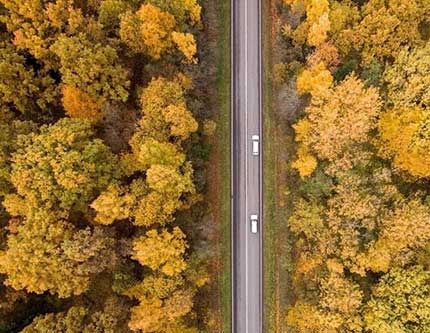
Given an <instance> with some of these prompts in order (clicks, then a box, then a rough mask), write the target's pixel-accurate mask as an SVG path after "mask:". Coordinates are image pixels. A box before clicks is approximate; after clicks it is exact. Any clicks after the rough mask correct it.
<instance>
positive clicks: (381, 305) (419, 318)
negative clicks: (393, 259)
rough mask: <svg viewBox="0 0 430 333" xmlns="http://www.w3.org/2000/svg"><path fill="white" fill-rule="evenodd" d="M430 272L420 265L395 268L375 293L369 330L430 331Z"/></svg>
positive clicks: (367, 319) (382, 332)
mask: <svg viewBox="0 0 430 333" xmlns="http://www.w3.org/2000/svg"><path fill="white" fill-rule="evenodd" d="M429 282H430V272H428V271H426V270H424V269H423V268H422V267H420V266H414V267H410V268H408V269H403V268H394V269H392V270H391V271H390V272H388V273H387V274H386V275H384V276H383V277H382V278H381V280H380V281H379V283H378V284H377V285H376V287H375V288H374V289H373V290H372V298H371V300H370V301H369V303H368V304H367V306H366V308H365V310H364V319H365V323H366V329H367V330H369V331H371V332H375V333H385V332H408V333H418V332H420V333H426V332H430V298H429V293H430V288H429V286H430V284H429Z"/></svg>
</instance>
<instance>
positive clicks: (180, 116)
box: [139, 78, 198, 142]
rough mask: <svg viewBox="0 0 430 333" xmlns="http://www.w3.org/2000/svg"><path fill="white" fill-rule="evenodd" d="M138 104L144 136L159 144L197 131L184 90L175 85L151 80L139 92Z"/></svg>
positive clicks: (166, 81) (183, 137)
mask: <svg viewBox="0 0 430 333" xmlns="http://www.w3.org/2000/svg"><path fill="white" fill-rule="evenodd" d="M141 103H142V114H143V117H142V119H141V120H140V122H139V126H140V128H141V130H142V132H143V133H144V135H146V136H149V137H152V138H154V139H156V140H158V141H160V142H163V141H171V140H174V141H176V140H185V139H187V138H188V137H189V136H190V134H191V133H193V132H195V131H196V130H197V127H198V124H197V122H196V120H195V119H194V117H193V115H192V113H191V112H190V111H189V110H188V108H187V104H186V101H185V91H184V88H183V87H182V86H181V85H180V84H179V83H178V82H175V81H169V80H167V79H165V78H153V79H152V81H151V82H150V84H149V85H148V87H147V88H145V90H144V91H143V93H142V96H141Z"/></svg>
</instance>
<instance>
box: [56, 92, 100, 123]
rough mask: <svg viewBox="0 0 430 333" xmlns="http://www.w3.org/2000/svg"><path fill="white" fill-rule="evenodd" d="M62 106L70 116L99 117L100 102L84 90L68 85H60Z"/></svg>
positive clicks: (81, 117)
mask: <svg viewBox="0 0 430 333" xmlns="http://www.w3.org/2000/svg"><path fill="white" fill-rule="evenodd" d="M62 92H63V106H64V109H65V110H66V114H67V115H68V116H69V117H71V118H79V119H88V120H91V121H98V120H100V119H101V117H102V114H101V113H100V106H101V105H100V102H98V101H96V100H95V99H94V98H93V97H91V96H90V95H88V94H87V93H86V92H84V91H82V90H80V89H79V88H76V87H74V86H70V85H64V86H63V87H62Z"/></svg>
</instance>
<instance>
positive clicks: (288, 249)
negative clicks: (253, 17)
mask: <svg viewBox="0 0 430 333" xmlns="http://www.w3.org/2000/svg"><path fill="white" fill-rule="evenodd" d="M267 2H268V3H269V2H270V6H272V5H273V4H274V5H273V6H272V7H273V8H274V9H272V7H270V9H271V11H269V10H267V8H266V9H265V8H264V6H263V10H264V14H263V15H269V13H270V15H272V16H273V17H270V19H271V20H272V23H271V27H272V30H271V31H269V35H270V37H269V39H270V38H273V40H274V42H273V45H269V48H272V49H271V50H270V52H272V53H270V52H263V54H265V55H267V54H273V55H274V56H273V59H269V60H267V62H265V64H271V65H272V61H273V66H271V68H270V73H271V74H273V75H272V76H271V77H270V81H271V82H270V84H268V83H267V82H265V83H264V84H265V89H266V88H268V87H270V89H271V91H270V92H269V95H270V94H272V95H271V96H272V97H273V96H275V97H276V98H273V99H274V100H275V103H276V108H277V109H278V110H277V112H278V114H279V115H278V116H277V117H278V118H277V119H276V122H277V124H276V131H274V132H273V133H270V134H269V135H270V136H272V135H273V136H276V135H278V134H277V133H278V132H279V131H281V130H279V128H281V129H282V130H283V131H284V132H283V133H282V135H284V138H283V139H284V141H282V142H283V144H282V145H279V146H281V148H280V149H283V151H284V152H285V153H284V154H279V156H277V161H278V162H279V165H271V164H267V165H265V172H266V175H267V172H269V173H281V174H282V179H285V184H284V183H283V184H282V195H272V194H273V193H267V192H266V193H264V195H265V200H269V199H268V198H270V200H273V201H275V200H278V199H279V202H276V203H273V204H274V205H275V206H276V209H277V210H281V215H282V217H283V218H285V219H284V222H285V223H284V222H282V223H284V224H285V226H284V227H285V229H287V230H288V232H287V236H285V238H284V239H282V244H281V246H279V249H280V250H279V251H280V253H279V254H277V256H281V252H282V256H283V258H282V259H283V260H285V262H287V263H288V264H285V265H281V268H280V269H282V270H284V271H285V274H283V275H279V276H283V277H285V279H284V280H283V281H281V283H282V284H283V285H284V286H286V287H285V293H284V295H282V300H281V301H280V304H281V305H280V308H281V310H280V315H279V316H278V317H279V318H277V320H278V321H279V322H280V323H281V326H282V328H281V330H278V331H276V333H278V332H279V333H281V332H288V333H430V1H429V0H268V1H267ZM222 3H223V2H222V1H221V0H220V1H212V0H209V1H206V0H201V1H198V0H0V332H24V333H33V332H40V333H49V332H73V333H75V332H76V333H81V332H83V333H94V332H108V333H109V332H110V333H117V332H118V333H120V332H148V333H200V332H202V333H203V332H221V330H220V328H219V327H220V326H219V321H222V320H224V321H227V320H229V319H228V318H222V315H220V313H222V311H221V310H220V309H216V307H217V306H218V307H221V306H223V305H220V304H219V303H217V302H219V299H221V296H220V295H219V294H220V293H222V292H223V290H222V289H216V288H218V287H219V286H218V284H219V285H222V283H224V287H225V288H226V290H229V291H230V287H231V286H230V284H229V281H227V280H228V279H224V278H220V276H222V274H223V273H222V270H223V267H222V263H223V260H225V262H228V260H227V257H229V255H228V254H229V251H230V247H229V244H228V242H226V243H225V244H224V243H223V242H222V237H220V235H219V233H220V231H219V230H218V229H217V228H221V227H220V226H218V225H217V224H216V221H215V220H216V219H211V218H212V215H219V216H221V215H222V212H217V211H216V209H218V208H219V207H221V205H220V203H218V202H214V201H217V200H221V199H219V198H218V197H217V194H213V193H210V191H209V188H210V186H212V188H219V187H222V186H223V185H222V184H221V183H222V181H224V182H225V181H226V180H220V179H219V178H220V176H219V175H220V174H223V173H222V172H219V170H218V173H219V174H218V176H217V177H218V178H216V175H215V172H214V173H213V174H212V173H210V172H209V171H208V170H212V171H213V170H214V169H210V165H211V164H213V163H212V162H213V161H214V159H213V155H212V154H214V151H215V152H216V153H217V154H218V155H214V156H217V157H218V158H221V157H222V158H223V159H225V160H226V161H227V160H228V158H229V157H230V152H229V151H228V149H229V148H226V147H219V146H216V144H217V143H216V141H217V140H216V139H214V137H213V136H214V135H218V134H217V133H218V132H217V130H218V127H217V126H219V122H218V124H217V123H215V121H214V120H218V119H220V118H218V116H219V115H220V113H221V112H222V110H221V108H218V105H216V103H215V102H214V101H215V100H217V98H221V99H222V98H224V99H225V100H226V102H225V103H226V104H227V105H228V103H229V96H228V93H227V94H226V96H224V95H223V93H222V92H221V91H218V90H221V88H222V87H221V86H224V88H225V87H226V86H227V83H226V82H228V80H230V75H229V73H227V72H228V71H226V72H225V73H224V72H223V69H220V68H217V66H219V63H218V60H219V59H216V58H215V57H217V56H216V54H217V52H218V51H219V50H218V49H219V48H222V45H229V41H227V42H226V41H224V43H222V42H221V39H220V40H218V39H217V38H220V35H218V34H217V29H218V28H219V29H220V30H222V29H227V30H228V29H229V28H230V25H229V23H228V22H220V21H221V20H222V17H223V16H222V15H221V14H220V13H221V12H219V11H217V10H218V9H219V8H221V7H222V5H221V4H222ZM226 3H229V1H227V2H226ZM217 6H218V7H217ZM268 7H269V6H268ZM223 8H224V7H223ZM208 23H209V24H208ZM215 23H217V24H219V25H221V26H222V27H214V26H211V24H215ZM263 23H264V21H263ZM215 25H216V24H215ZM224 25H225V26H224ZM266 28H267V27H266ZM263 30H264V29H263ZM263 32H264V31H263ZM265 42H266V43H267V39H266V40H265ZM266 47H267V46H266ZM221 51H222V52H221ZM221 51H220V54H222V53H223V52H226V54H225V55H224V57H225V58H226V59H229V57H230V54H229V52H230V50H227V49H225V50H221ZM226 61H227V62H228V60H226ZM223 75H224V76H225V78H227V79H226V81H223ZM225 78H224V79H225ZM217 82H218V83H217ZM217 84H218V85H217ZM220 87H221V88H220ZM218 88H219V89H218ZM225 89H226V90H228V87H227V88H225ZM265 96H268V95H265ZM227 108H228V107H227ZM227 108H226V109H227ZM227 113H228V110H227ZM266 116H267V118H270V117H271V115H266V114H265V117H266ZM227 118H228V117H227ZM225 122H226V124H227V128H228V129H230V125H229V124H228V120H225ZM264 138H265V140H266V141H268V140H269V139H270V138H268V134H267V133H266V134H265V136H264ZM224 140H225V141H222V142H224V143H225V142H227V141H228V139H227V138H224ZM218 144H219V143H218ZM263 144H264V142H263ZM227 145H228V142H227ZM213 147H215V149H212V148H213ZM264 147H265V151H267V150H268V149H267V150H266V148H267V147H268V148H271V147H270V146H269V145H267V146H264ZM224 150H225V154H226V156H221V155H222V154H223V151H224ZM211 156H212V157H211ZM209 161H211V163H210V162H209ZM265 161H266V160H265ZM225 165H226V166H228V163H227V164H225ZM268 168H272V169H268ZM226 169H228V167H226ZM267 170H268V171H267ZM265 181H267V179H265ZM216 182H219V184H217V183H216ZM212 183H214V184H212ZM227 192H228V195H227V196H228V198H227V199H226V200H230V192H229V189H227ZM213 198H216V200H214V199H213ZM211 200H212V202H211ZM265 205H267V201H266V202H265ZM225 207H227V206H225ZM211 214H212V215H211ZM227 214H228V212H227ZM266 215H270V214H267V212H266ZM266 215H265V217H266ZM219 216H218V219H222V218H219ZM226 220H227V219H226ZM214 221H215V222H214ZM245 222H246V221H243V223H245ZM276 222H279V224H280V223H281V222H280V221H276ZM224 223H225V224H226V225H227V224H228V223H229V222H228V221H224ZM241 223H242V222H241ZM224 227H225V226H224ZM229 227H230V226H227V229H229ZM266 234H267V235H272V236H273V237H277V235H273V234H271V233H270V232H268V233H266ZM227 236H229V234H227ZM228 238H229V237H228ZM266 240H267V238H266ZM214 244H215V245H214ZM216 246H218V248H215V247H216ZM265 246H267V245H265ZM222 247H223V248H224V252H222V253H224V254H226V255H225V258H217V259H214V258H215V256H216V255H219V253H218V252H217V251H218V250H219V248H222ZM227 267H228V269H230V266H229V265H227ZM224 269H225V267H224ZM275 273H276V274H278V273H279V272H275ZM226 276H228V274H227V275H226ZM223 279H224V280H223ZM221 280H222V283H218V282H219V281H221ZM219 288H221V287H219ZM214 291H215V292H214ZM268 294H269V292H268ZM223 297H224V300H225V299H226V297H227V298H228V297H229V295H228V293H227V294H226V295H224V296H223ZM218 298H219V299H218ZM266 301H267V300H266ZM228 302H230V299H228ZM265 305H267V302H266V304H265ZM226 308H228V306H227V307H226ZM218 310H219V311H218ZM218 317H219V318H218ZM217 325H218V326H217Z"/></svg>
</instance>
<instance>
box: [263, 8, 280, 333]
mask: <svg viewBox="0 0 430 333" xmlns="http://www.w3.org/2000/svg"><path fill="white" fill-rule="evenodd" d="M270 7H271V4H270V1H263V2H262V47H263V52H262V57H263V129H264V131H263V132H264V135H263V138H264V140H263V143H264V149H263V152H264V156H263V159H264V160H263V161H264V162H263V165H264V169H263V175H264V176H263V179H264V182H263V193H264V207H263V210H264V234H263V235H264V249H263V250H264V252H263V255H264V281H263V290H264V319H263V320H264V331H265V332H275V331H276V330H275V327H274V323H275V321H276V320H275V318H276V294H277V293H276V274H275V273H276V262H275V260H276V259H275V258H276V232H277V230H276V224H275V223H273V222H274V221H275V215H276V214H275V211H276V202H275V200H276V199H275V177H274V172H273V170H274V163H273V162H274V150H273V146H274V137H273V135H271V134H272V133H273V130H274V124H273V121H272V120H273V108H272V101H273V98H272V97H273V96H272V82H271V76H272V75H271V74H272V49H271V45H272V37H271V30H272V29H271V17H270ZM269 133H271V134H270V135H269Z"/></svg>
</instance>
